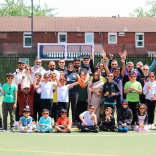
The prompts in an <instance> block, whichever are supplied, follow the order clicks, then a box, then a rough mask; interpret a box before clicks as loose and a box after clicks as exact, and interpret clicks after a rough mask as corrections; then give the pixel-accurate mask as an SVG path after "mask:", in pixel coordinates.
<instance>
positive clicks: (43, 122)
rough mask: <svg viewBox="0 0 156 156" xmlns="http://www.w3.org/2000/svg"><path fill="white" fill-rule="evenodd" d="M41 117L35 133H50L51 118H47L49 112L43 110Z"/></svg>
mask: <svg viewBox="0 0 156 156" xmlns="http://www.w3.org/2000/svg"><path fill="white" fill-rule="evenodd" d="M42 115H43V116H42V117H41V118H40V120H39V122H38V125H37V127H36V132H43V133H50V132H51V130H52V125H51V118H50V117H49V110H48V109H43V111H42Z"/></svg>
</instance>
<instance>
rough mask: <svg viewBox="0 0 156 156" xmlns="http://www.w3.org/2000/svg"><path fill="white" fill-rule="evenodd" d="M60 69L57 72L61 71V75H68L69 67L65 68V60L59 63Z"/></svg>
mask: <svg viewBox="0 0 156 156" xmlns="http://www.w3.org/2000/svg"><path fill="white" fill-rule="evenodd" d="M58 65H59V67H58V68H56V70H57V71H59V72H60V73H61V72H62V73H66V72H67V67H65V60H64V59H61V60H59V62H58Z"/></svg>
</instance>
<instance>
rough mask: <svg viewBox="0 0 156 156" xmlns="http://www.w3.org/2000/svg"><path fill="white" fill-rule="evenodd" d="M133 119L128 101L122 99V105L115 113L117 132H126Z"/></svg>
mask: <svg viewBox="0 0 156 156" xmlns="http://www.w3.org/2000/svg"><path fill="white" fill-rule="evenodd" d="M132 119H133V114H132V111H131V110H130V109H129V107H128V101H127V100H123V101H122V106H121V108H120V109H119V111H118V114H117V123H118V131H119V132H128V130H129V128H130V127H131V123H132Z"/></svg>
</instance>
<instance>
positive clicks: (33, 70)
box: [31, 58, 46, 81]
mask: <svg viewBox="0 0 156 156" xmlns="http://www.w3.org/2000/svg"><path fill="white" fill-rule="evenodd" d="M45 72H46V70H45V69H44V68H43V67H42V60H41V59H39V58H37V59H36V60H35V62H34V66H33V67H31V78H32V80H33V81H35V74H36V73H41V75H42V76H43V75H44V73H45Z"/></svg>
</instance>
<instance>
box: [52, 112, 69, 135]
mask: <svg viewBox="0 0 156 156" xmlns="http://www.w3.org/2000/svg"><path fill="white" fill-rule="evenodd" d="M55 129H56V132H64V133H71V131H70V129H71V125H70V120H69V118H68V117H67V110H64V109H62V110H61V117H59V118H58V120H57V122H56V127H55Z"/></svg>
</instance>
